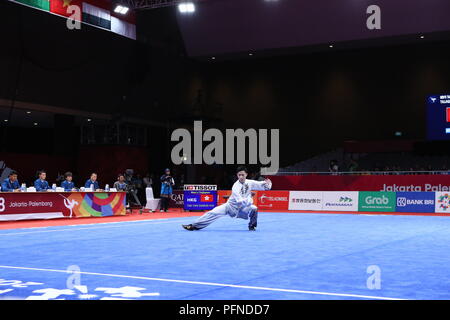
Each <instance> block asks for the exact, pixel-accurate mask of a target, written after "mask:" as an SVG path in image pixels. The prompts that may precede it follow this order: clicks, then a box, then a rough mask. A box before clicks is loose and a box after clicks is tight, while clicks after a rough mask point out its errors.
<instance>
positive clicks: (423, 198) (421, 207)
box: [396, 192, 435, 213]
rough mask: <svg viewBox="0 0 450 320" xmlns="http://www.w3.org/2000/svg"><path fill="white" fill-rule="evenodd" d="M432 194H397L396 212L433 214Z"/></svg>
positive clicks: (433, 197)
mask: <svg viewBox="0 0 450 320" xmlns="http://www.w3.org/2000/svg"><path fill="white" fill-rule="evenodd" d="M434 203H435V195H434V192H397V208H396V212H423V213H434V207H435V205H434Z"/></svg>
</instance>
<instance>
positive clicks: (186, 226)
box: [182, 224, 198, 231]
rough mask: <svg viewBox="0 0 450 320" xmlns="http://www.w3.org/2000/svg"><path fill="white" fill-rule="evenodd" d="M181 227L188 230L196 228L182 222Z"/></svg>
mask: <svg viewBox="0 0 450 320" xmlns="http://www.w3.org/2000/svg"><path fill="white" fill-rule="evenodd" d="M182 227H183V228H185V229H186V230H189V231H194V230H198V228H196V227H194V226H193V225H192V224H183V225H182Z"/></svg>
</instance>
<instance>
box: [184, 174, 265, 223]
mask: <svg viewBox="0 0 450 320" xmlns="http://www.w3.org/2000/svg"><path fill="white" fill-rule="evenodd" d="M247 174H248V171H247V169H246V168H245V167H239V168H238V169H237V177H238V180H237V181H236V182H235V183H234V185H233V188H232V193H231V196H230V198H229V199H228V201H227V203H225V204H222V205H220V206H218V207H215V208H214V209H212V210H211V211H208V212H206V213H205V214H204V215H203V216H201V217H200V218H199V219H197V220H196V221H195V222H194V223H192V224H188V225H183V228H185V229H186V230H189V231H193V230H200V229H203V228H205V227H207V226H208V225H210V224H211V223H213V222H214V221H216V220H217V219H219V218H221V217H224V216H226V215H229V216H230V217H232V218H241V219H245V220H247V219H248V218H250V222H249V224H248V229H249V230H250V231H255V230H256V225H257V220H258V208H257V207H256V206H255V205H253V199H252V193H251V191H253V190H270V189H271V188H272V181H270V179H265V180H264V181H255V180H250V179H249V180H247V179H246V178H247Z"/></svg>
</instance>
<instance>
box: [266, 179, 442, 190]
mask: <svg viewBox="0 0 450 320" xmlns="http://www.w3.org/2000/svg"><path fill="white" fill-rule="evenodd" d="M270 179H271V180H272V183H273V185H272V188H273V189H274V190H298V191H392V192H406V191H427V192H438V191H450V175H343V176H331V175H330V176H328V175H307V176H271V177H270Z"/></svg>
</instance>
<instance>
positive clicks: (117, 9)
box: [114, 4, 130, 14]
mask: <svg viewBox="0 0 450 320" xmlns="http://www.w3.org/2000/svg"><path fill="white" fill-rule="evenodd" d="M128 10H130V8H128V7H125V6H123V5H120V4H118V5H116V7H115V8H114V12H115V13H120V14H127V12H128Z"/></svg>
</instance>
